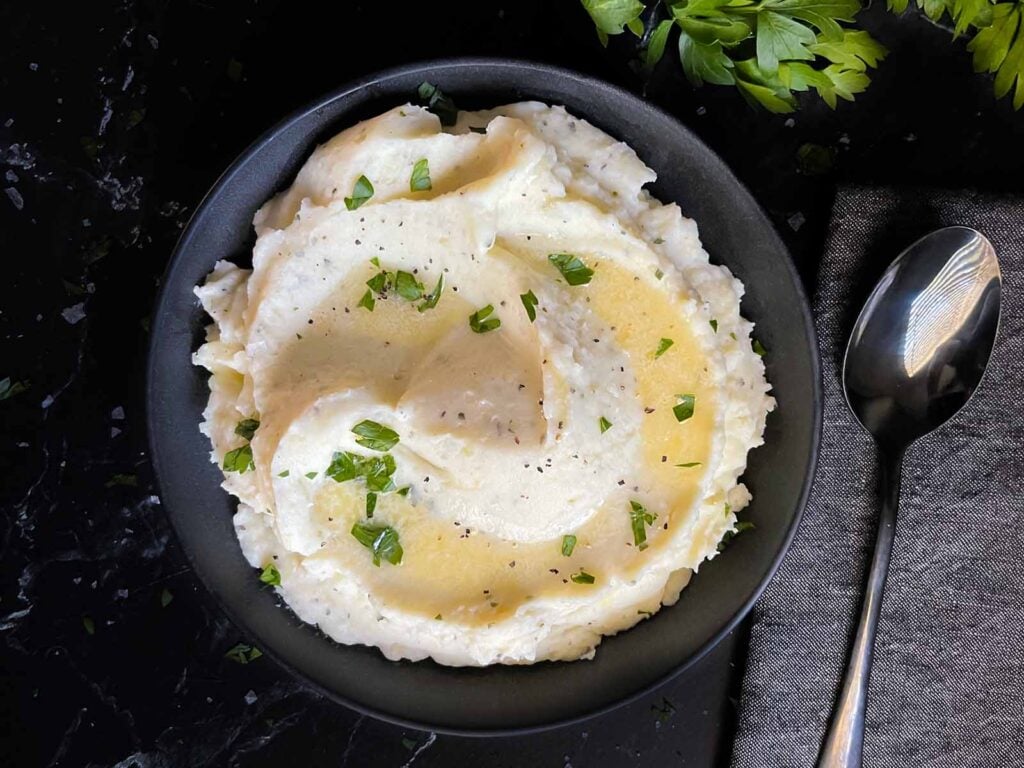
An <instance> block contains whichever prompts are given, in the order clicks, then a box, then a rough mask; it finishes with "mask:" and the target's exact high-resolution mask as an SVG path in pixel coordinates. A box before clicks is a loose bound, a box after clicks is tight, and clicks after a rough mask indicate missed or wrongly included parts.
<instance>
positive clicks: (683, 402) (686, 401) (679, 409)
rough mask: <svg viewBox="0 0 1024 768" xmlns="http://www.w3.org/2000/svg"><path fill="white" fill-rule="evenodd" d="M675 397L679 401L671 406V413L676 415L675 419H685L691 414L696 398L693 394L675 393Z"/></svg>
mask: <svg viewBox="0 0 1024 768" xmlns="http://www.w3.org/2000/svg"><path fill="white" fill-rule="evenodd" d="M676 399H678V400H679V402H678V403H676V404H675V405H674V406H672V413H674V414H675V415H676V421H686V420H687V419H688V418H690V417H691V416H693V406H694V403H695V402H696V398H695V397H694V396H693V395H676Z"/></svg>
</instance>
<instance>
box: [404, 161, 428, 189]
mask: <svg viewBox="0 0 1024 768" xmlns="http://www.w3.org/2000/svg"><path fill="white" fill-rule="evenodd" d="M430 188H431V184H430V166H428V165H427V158H425V157H423V158H420V159H419V160H417V161H416V165H414V166H413V167H412V176H411V177H410V178H409V191H410V192H426V191H427V190H429V189H430Z"/></svg>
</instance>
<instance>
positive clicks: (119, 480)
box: [103, 472, 139, 488]
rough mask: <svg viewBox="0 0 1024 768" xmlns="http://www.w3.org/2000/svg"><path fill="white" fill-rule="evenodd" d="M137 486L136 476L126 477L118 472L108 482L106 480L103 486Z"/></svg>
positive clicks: (137, 479)
mask: <svg viewBox="0 0 1024 768" xmlns="http://www.w3.org/2000/svg"><path fill="white" fill-rule="evenodd" d="M138 484H139V478H138V476H137V475H126V474H122V473H120V472H118V473H117V474H115V475H113V476H112V477H111V478H110V479H109V480H107V482H105V483H104V484H103V485H104V487H106V488H113V487H114V486H116V485H126V486H131V487H135V486H137V485H138Z"/></svg>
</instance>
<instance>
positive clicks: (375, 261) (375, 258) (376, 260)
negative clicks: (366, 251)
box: [370, 256, 380, 267]
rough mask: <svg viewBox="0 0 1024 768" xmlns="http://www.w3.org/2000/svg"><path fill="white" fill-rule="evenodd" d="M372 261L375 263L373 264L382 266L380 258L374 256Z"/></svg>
mask: <svg viewBox="0 0 1024 768" xmlns="http://www.w3.org/2000/svg"><path fill="white" fill-rule="evenodd" d="M370 263H371V264H373V266H375V267H379V266H380V259H379V258H377V257H376V256H374V257H373V258H372V259H370Z"/></svg>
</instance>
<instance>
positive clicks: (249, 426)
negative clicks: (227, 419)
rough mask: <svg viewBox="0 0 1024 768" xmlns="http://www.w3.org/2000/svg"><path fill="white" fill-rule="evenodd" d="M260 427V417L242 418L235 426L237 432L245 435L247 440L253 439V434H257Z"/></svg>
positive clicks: (241, 435) (242, 435)
mask: <svg viewBox="0 0 1024 768" xmlns="http://www.w3.org/2000/svg"><path fill="white" fill-rule="evenodd" d="M259 427H260V420H259V419H242V420H241V421H240V422H238V424H237V425H236V426H235V434H236V435H239V436H240V437H244V438H245V439H246V440H252V438H253V435H255V434H256V430H257V429H259Z"/></svg>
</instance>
